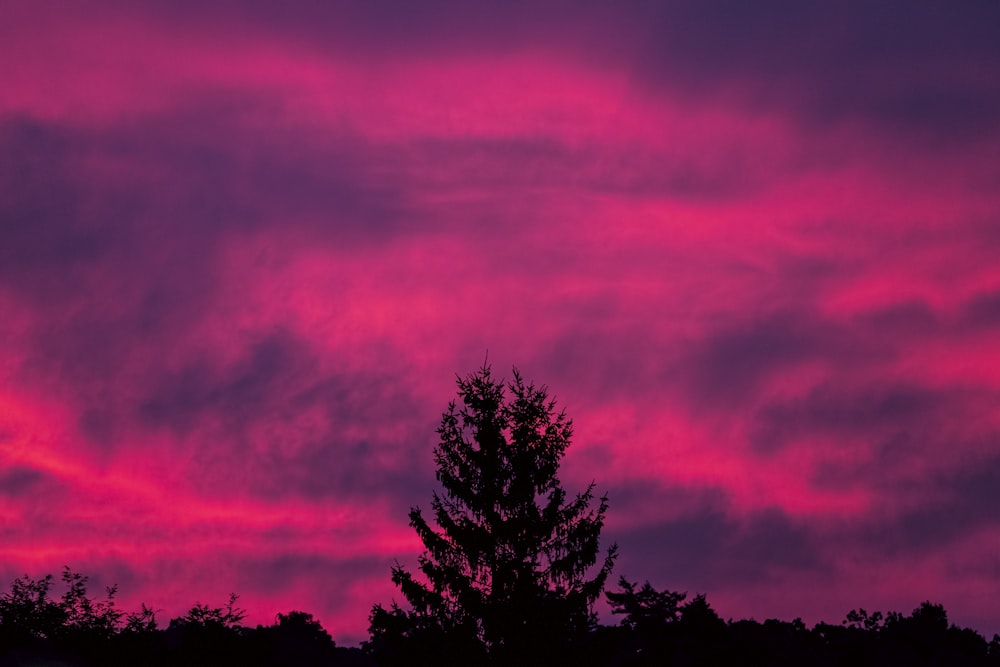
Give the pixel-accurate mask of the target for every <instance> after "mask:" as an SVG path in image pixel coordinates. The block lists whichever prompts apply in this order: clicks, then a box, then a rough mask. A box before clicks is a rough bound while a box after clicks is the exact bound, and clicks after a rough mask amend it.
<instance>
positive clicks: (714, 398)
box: [0, 2, 1000, 643]
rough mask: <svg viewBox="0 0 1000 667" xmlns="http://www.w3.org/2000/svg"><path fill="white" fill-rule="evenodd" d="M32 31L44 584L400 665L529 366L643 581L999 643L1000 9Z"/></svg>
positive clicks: (12, 142)
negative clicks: (449, 496) (423, 512)
mask: <svg viewBox="0 0 1000 667" xmlns="http://www.w3.org/2000/svg"><path fill="white" fill-rule="evenodd" d="M0 11H2V13H3V14H4V15H5V16H4V20H3V21H0V26H2V27H0V59H2V60H3V62H5V63H8V64H9V66H7V67H5V68H4V69H3V71H2V73H0V82H2V83H3V87H4V90H5V93H4V95H3V96H2V97H0V151H2V154H3V155H4V156H5V159H3V160H0V312H2V313H3V317H2V318H0V350H2V352H0V508H2V514H3V516H4V517H6V518H5V520H4V523H3V524H2V526H0V536H2V537H0V545H2V546H0V555H2V559H0V560H2V562H3V565H2V566H0V575H3V577H4V578H5V580H8V579H13V578H14V577H15V576H17V575H19V574H21V573H22V572H30V573H32V574H40V573H43V572H46V571H57V570H58V569H59V568H61V567H62V565H64V564H70V565H71V566H72V567H74V568H75V569H78V570H81V571H83V572H85V573H87V574H90V575H91V576H92V579H93V581H94V582H96V583H98V584H105V583H111V582H113V581H117V582H118V583H119V584H120V585H121V590H122V595H123V601H125V602H126V603H135V604H138V601H139V600H144V601H146V602H147V603H149V604H151V605H152V606H154V607H156V608H160V609H163V610H164V614H165V615H167V616H169V615H171V614H176V613H180V612H181V611H183V610H184V609H185V605H190V604H193V603H194V602H195V601H196V600H201V601H207V602H212V601H214V600H218V601H220V602H221V601H223V600H224V599H225V596H226V595H227V594H228V592H229V591H231V590H235V591H237V592H239V593H241V594H242V596H243V597H242V603H243V604H244V606H246V607H247V608H248V609H249V610H250V612H251V616H252V618H251V619H250V620H252V621H254V622H267V621H268V620H269V619H270V618H272V617H273V614H274V613H275V612H278V611H288V610H289V609H291V608H302V609H305V610H307V611H311V612H313V613H315V614H316V615H317V616H318V617H319V618H320V619H321V620H322V621H323V622H324V624H325V625H326V626H327V627H328V628H329V629H330V631H331V633H332V634H333V635H334V636H335V637H336V638H337V639H338V641H341V642H347V643H353V642H355V641H358V640H359V639H361V638H363V636H364V632H365V628H366V616H367V613H368V610H369V608H370V605H371V604H373V603H375V602H386V601H388V600H390V599H391V598H392V597H393V595H394V591H393V589H392V586H391V583H390V582H389V577H388V569H389V566H390V564H391V563H392V562H394V560H397V559H398V560H399V561H400V562H403V563H406V562H411V563H412V562H413V561H414V559H415V557H416V554H417V553H418V550H419V546H420V545H419V543H418V542H417V540H416V538H415V536H414V535H413V534H412V531H411V530H410V529H409V528H408V527H407V525H406V510H407V508H408V507H409V506H410V505H416V504H424V505H426V503H427V502H429V499H430V493H431V490H432V489H433V488H434V476H433V459H432V455H431V451H432V448H433V445H434V428H435V426H436V424H437V419H438V418H439V416H440V413H441V412H442V410H443V409H444V408H445V407H446V405H447V402H448V401H449V400H450V398H451V397H452V396H453V394H454V376H455V373H460V374H464V373H466V372H469V371H471V370H472V369H474V368H475V367H477V366H478V365H479V364H480V363H482V360H483V358H484V355H485V354H486V353H487V350H488V352H489V358H490V360H491V361H492V363H493V364H494V367H495V369H497V370H499V371H503V370H504V369H508V368H510V366H511V365H515V364H516V365H517V366H518V367H519V368H520V369H521V371H522V372H523V374H524V375H525V376H526V377H527V378H529V379H533V380H536V381H538V382H541V383H545V384H547V385H548V386H549V387H550V388H551V390H552V392H553V393H554V394H555V396H556V397H557V399H558V400H559V402H560V405H562V406H564V407H565V408H566V409H567V411H568V412H569V414H570V415H571V416H572V417H573V418H574V421H575V424H576V434H577V435H576V442H575V444H574V446H573V447H572V448H571V450H570V452H569V455H568V456H567V459H566V461H565V469H564V478H565V482H566V484H567V486H570V487H574V486H580V487H582V486H583V485H585V484H586V483H588V482H589V481H590V480H591V479H596V480H597V482H598V486H599V488H600V489H601V490H602V491H604V490H606V491H607V492H608V493H609V496H610V499H611V511H610V514H609V526H608V528H607V539H608V540H609V541H610V540H616V541H618V543H619V545H620V548H621V550H622V557H621V559H620V562H619V566H618V572H619V573H620V574H624V575H625V576H627V577H629V578H631V579H649V580H651V581H652V582H653V583H654V585H657V586H659V587H669V588H672V589H679V590H689V591H691V592H706V593H708V595H709V600H710V601H711V602H712V603H713V604H714V605H715V606H716V607H717V608H718V609H719V610H720V613H722V614H723V615H724V616H732V617H741V616H749V615H753V616H756V617H758V618H762V617H766V616H779V617H784V618H789V617H793V616H802V617H803V618H804V619H806V620H807V621H810V622H815V621H818V620H820V619H826V620H830V621H838V620H840V619H841V618H842V617H843V615H844V613H845V612H846V611H847V610H848V609H850V608H852V607H857V606H864V607H866V608H872V607H874V608H894V609H901V610H903V611H908V610H909V609H912V608H913V607H915V606H916V605H917V604H919V603H920V602H921V601H922V600H924V599H927V598H930V599H933V600H935V601H940V602H942V603H944V604H945V606H946V608H947V609H948V610H949V612H950V613H951V617H952V620H954V621H956V622H959V623H963V624H966V625H972V626H973V627H976V628H977V629H979V630H981V631H982V632H984V633H987V636H990V635H991V634H992V633H993V632H997V631H1000V603H998V602H997V600H996V599H995V596H994V595H991V593H990V592H991V591H993V590H995V587H996V585H997V582H998V580H1000V560H998V557H997V549H996V545H997V544H998V540H1000V525H998V524H997V521H996V519H995V512H994V511H993V510H994V508H995V507H996V506H997V503H998V502H1000V497H998V493H1000V492H998V491H997V489H1000V415H998V413H997V410H996V407H995V406H996V405H997V397H998V394H1000V357H998V355H997V352H996V345H995V340H996V337H997V334H998V332H1000V269H998V268H997V266H996V260H995V258H996V257H997V256H1000V219H998V218H997V211H1000V206H998V205H1000V194H998V193H1000V177H998V175H997V174H998V172H997V170H996V164H998V161H1000V87H998V86H997V84H996V80H995V79H996V77H995V72H996V71H1000V47H998V46H997V44H996V40H995V39H994V38H993V37H994V36H993V34H992V33H993V31H992V30H991V29H990V26H992V25H995V24H996V20H997V19H998V18H1000V16H998V11H1000V10H998V9H997V6H996V4H995V3H990V2H978V3H976V2H973V3H967V4H965V5H963V7H962V8H961V9H960V10H959V9H958V8H953V7H949V6H946V5H942V4H940V3H892V2H885V3H876V5H871V4H870V3H857V4H854V3H846V4H839V5H837V7H836V8H832V7H830V8H825V9H824V8H817V7H811V6H804V5H802V4H801V3H783V2H775V3H765V5H763V6H755V7H754V9H753V11H750V10H748V9H747V8H746V7H744V6H743V5H742V4H740V3H727V2H720V3H716V4H714V5H713V6H712V7H706V6H705V5H704V4H703V3H667V4H664V5H656V7H655V8H654V6H653V5H651V4H649V3H628V2H626V3H614V4H613V5H610V4H609V5H602V4H594V5H588V6H586V7H583V8H581V7H580V6H579V5H578V4H577V3H561V2H554V3H547V4H544V5H540V4H538V3H514V4H513V5H510V6H508V5H504V6H503V8H501V6H500V5H496V6H492V8H491V9H488V8H483V7H481V6H478V5H468V4H465V3H451V2H438V3H423V4H421V5H420V6H419V8H411V9H407V10H401V9H400V8H399V7H398V6H397V5H390V4H389V3H361V4H357V3H320V2H315V3H314V2H301V3H290V4H284V5H281V6H280V8H279V6H278V5H273V4H271V3H259V5H255V6H251V7H249V8H247V5H245V4H243V3H239V4H236V3H227V2H219V3H212V4H211V5H210V6H208V7H207V8H203V7H199V10H198V12H194V11H188V10H186V9H184V8H180V9H178V8H177V7H176V6H175V3H166V2H164V3H146V4H144V5H143V6H142V7H141V8H140V7H138V6H132V5H120V6H117V5H114V4H110V5H109V4H104V3H102V4H99V5H98V4H94V5H92V6H91V5H88V4H87V3H60V2H51V3H33V4H31V5H30V6H29V5H25V6H23V7H16V8H14V7H7V8H5V9H3V10H0ZM396 597H398V594H397V595H396Z"/></svg>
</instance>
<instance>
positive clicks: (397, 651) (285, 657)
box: [0, 568, 1000, 667]
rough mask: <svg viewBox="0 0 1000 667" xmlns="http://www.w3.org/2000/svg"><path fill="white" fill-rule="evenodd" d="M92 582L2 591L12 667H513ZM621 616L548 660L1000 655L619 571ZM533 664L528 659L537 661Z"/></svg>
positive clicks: (391, 638)
mask: <svg viewBox="0 0 1000 667" xmlns="http://www.w3.org/2000/svg"><path fill="white" fill-rule="evenodd" d="M86 583H87V579H86V577H84V576H81V575H80V574H77V573H74V572H72V571H71V570H70V569H69V568H67V569H66V570H65V571H64V572H63V574H62V591H61V594H59V592H58V591H56V590H55V589H56V586H55V584H56V582H55V580H54V578H53V577H52V576H51V575H49V576H46V577H43V578H40V579H32V578H30V577H28V576H24V577H21V578H19V579H17V580H15V581H14V582H13V584H12V585H11V587H10V589H9V590H8V591H7V592H6V593H5V594H4V595H3V596H2V597H0V665H3V666H5V667H6V666H10V667H14V666H21V665H25V666H26V665H42V664H44V665H73V666H80V667H89V666H97V665H150V666H154V667H155V666H160V665H162V666H164V667H166V666H175V665H176V666H180V665H206V666H207V665H247V666H260V667H265V666H266V667H272V666H273V667H293V666H294V667H312V666H315V667H319V666H321V665H322V666H327V667H337V666H355V667H362V666H367V665H371V666H383V665H384V666H390V667H391V666H395V665H400V666H402V665H413V666H417V665H480V664H481V665H498V664H509V663H506V662H505V661H503V660H502V659H497V658H496V657H495V656H490V655H487V654H485V653H483V652H482V651H480V650H479V649H478V648H477V647H475V646H470V645H469V644H467V643H464V642H462V641H456V638H454V637H449V636H448V635H447V634H439V633H433V632H427V633H424V634H422V635H421V634H420V633H413V632H400V633H398V634H395V635H394V634H393V633H392V632H391V631H390V632H386V633H381V634H378V635H375V636H373V637H372V638H371V639H370V640H369V641H367V642H365V643H364V644H363V645H362V646H361V647H350V648H347V647H339V646H337V645H336V644H335V642H334V641H333V640H332V639H331V637H330V635H329V634H328V633H327V631H326V630H325V629H324V628H323V627H322V626H321V625H320V624H319V622H317V621H316V620H315V619H314V618H313V617H312V615H311V614H308V613H304V612H299V611H292V612H289V613H288V614H278V616H277V618H276V619H275V622H274V624H272V625H267V626H262V625H258V626H256V627H249V626H244V625H242V624H241V621H242V619H243V618H244V612H243V610H241V609H239V608H238V607H237V606H236V602H237V598H236V596H235V595H234V596H231V597H230V599H229V601H228V602H227V603H226V604H224V605H222V606H219V607H211V606H208V605H204V604H200V603H199V604H195V605H194V606H193V607H192V608H191V609H190V611H188V613H187V614H186V615H184V616H181V617H178V618H174V619H171V620H170V621H169V622H168V623H166V624H165V626H163V627H161V625H160V623H159V619H157V617H156V614H155V613H154V611H153V610H151V609H150V608H149V607H146V606H145V605H143V606H142V607H141V608H140V609H139V610H138V611H135V612H128V613H126V612H123V611H122V610H120V609H119V608H118V607H117V606H116V605H115V600H114V596H115V592H116V590H115V589H114V588H111V589H109V590H108V591H107V592H106V594H105V596H104V597H103V598H102V599H95V598H93V597H91V595H90V594H89V593H88V591H87V588H86ZM605 596H606V597H607V599H608V601H609V602H610V603H611V606H612V610H613V613H614V614H616V615H618V616H619V617H620V619H621V620H620V622H619V623H618V624H617V625H599V624H594V625H592V626H591V627H590V628H589V629H587V630H586V631H583V632H580V633H579V634H578V635H577V636H574V637H564V638H563V640H564V641H563V643H562V646H563V650H562V652H561V654H560V656H559V657H557V658H552V657H551V656H550V657H548V658H547V659H546V661H545V664H553V665H559V664H567V665H584V666H588V665H592V666H594V667H598V666H600V667H605V666H609V667H610V666H616V667H628V666H634V667H639V666H642V665H678V666H683V665H690V666H694V665H706V666H708V665H733V666H744V665H745V666H747V667H750V666H756V665H776V666H780V665H818V666H821V667H822V666H830V667H834V666H843V667H847V666H851V667H857V666H862V667H863V666H868V665H870V666H872V667H875V666H884V665H888V666H893V665H916V666H920V665H927V666H931V665H942V666H944V665H955V666H962V665H969V666H975V665H984V666H985V665H1000V637H998V636H996V635H994V636H993V639H992V641H990V642H987V641H986V640H985V639H984V638H983V637H982V635H980V634H979V633H977V632H976V631H974V630H971V629H968V628H960V627H957V626H956V625H953V624H949V623H948V619H947V615H946V613H945V610H944V608H943V607H942V606H940V605H935V604H931V603H930V602H925V603H923V604H921V605H920V606H919V607H917V608H916V609H914V610H913V612H912V613H911V614H909V615H903V614H900V613H897V612H889V613H886V614H882V613H880V612H874V613H871V614H869V613H867V612H866V611H865V610H863V609H859V610H854V611H851V612H850V613H848V614H847V617H846V618H845V619H844V620H843V621H842V622H841V623H839V624H828V623H818V624H816V625H815V626H813V627H812V628H809V627H807V626H806V625H805V624H804V623H803V622H802V621H801V620H799V619H796V620H794V621H779V620H773V619H771V620H766V621H764V622H758V621H753V620H738V621H733V620H729V621H724V620H723V619H721V618H720V617H719V616H718V614H717V613H716V612H715V610H714V609H712V607H711V605H710V604H709V603H708V601H707V600H706V599H705V596H703V595H698V596H695V597H692V598H691V599H687V596H685V595H684V594H683V593H676V592H672V591H658V590H656V589H655V588H653V587H652V586H650V585H649V584H648V583H646V584H644V585H643V586H638V585H636V584H633V583H631V582H629V581H627V580H625V579H624V578H622V579H620V580H619V582H618V586H617V588H615V590H609V591H607V592H606V593H605ZM529 664H530V663H529Z"/></svg>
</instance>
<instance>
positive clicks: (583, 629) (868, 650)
mask: <svg viewBox="0 0 1000 667" xmlns="http://www.w3.org/2000/svg"><path fill="white" fill-rule="evenodd" d="M458 394H459V399H460V400H459V401H453V402H451V403H450V404H449V406H448V409H447V411H446V412H445V413H444V414H443V416H442V419H441V424H440V426H439V427H438V435H439V436H440V440H439V443H438V445H437V446H436V448H435V450H434V458H435V461H436V462H437V480H438V482H439V484H440V491H435V492H434V493H433V494H432V499H431V503H430V508H429V510H430V511H429V512H427V513H426V514H425V513H424V512H423V511H422V510H421V509H420V508H419V507H414V508H412V509H411V510H410V526H411V527H413V528H414V530H416V532H417V535H418V536H419V537H420V539H421V541H422V542H423V544H424V547H425V549H424V552H423V553H422V554H421V555H420V556H419V558H418V559H417V563H416V568H415V569H408V568H407V567H404V566H402V565H399V564H397V565H396V566H395V567H394V568H392V571H391V577H392V581H393V582H394V583H395V584H396V586H397V587H398V588H399V591H400V593H401V594H402V597H403V598H404V600H405V603H406V604H405V606H401V605H399V604H397V603H396V602H393V603H392V604H391V605H390V607H389V608H386V607H384V606H382V605H381V604H376V605H374V606H373V607H372V610H371V614H370V615H369V618H368V620H369V639H368V641H366V642H364V643H363V645H362V646H361V647H355V648H343V647H338V646H336V645H335V644H334V642H333V640H332V639H331V637H330V635H329V634H328V633H327V632H326V630H324V629H323V627H322V626H321V625H320V624H319V622H317V621H316V620H315V619H314V618H313V617H312V615H311V614H307V613H304V612H298V611H293V612H290V613H288V614H278V616H277V618H276V619H275V622H274V624H272V625H268V626H261V625H258V626H257V627H255V628H251V627H247V626H244V625H242V624H241V622H242V621H243V618H244V612H243V610H242V609H239V608H238V607H237V606H236V602H237V598H236V596H235V595H233V596H231V597H230V599H229V601H228V602H227V603H226V604H225V605H223V606H220V607H211V606H208V605H204V604H201V603H197V604H195V606H194V607H192V608H191V610H190V611H189V612H188V613H187V614H186V615H184V616H181V617H178V618H174V619H171V620H170V621H169V623H167V624H166V626H165V627H162V626H161V625H160V624H159V619H157V617H156V613H155V612H154V611H153V610H152V609H150V608H149V607H146V606H145V605H144V606H142V607H141V608H140V609H139V610H138V611H135V612H131V613H125V612H122V611H121V610H119V609H118V608H117V607H116V606H115V599H114V598H115V593H116V589H115V588H110V589H108V590H107V593H106V595H105V596H104V598H103V599H93V598H91V597H90V595H89V594H88V592H87V587H86V583H87V579H86V577H83V576H82V575H80V574H77V573H74V572H73V571H71V570H70V569H69V568H66V570H65V571H64V572H63V574H62V586H63V588H64V589H65V590H64V591H63V592H62V594H61V595H58V596H56V595H55V594H54V593H53V585H54V583H55V580H54V578H53V577H52V576H51V575H49V576H46V577H43V578H41V579H31V578H30V577H28V576H27V575H26V576H24V577H21V578H20V579H17V580H15V581H14V583H13V585H12V586H11V589H10V591H9V592H8V593H6V594H5V595H3V596H2V597H0V667H4V666H5V665H10V666H13V665H19V666H20V665H25V666H26V665H74V666H80V667H89V666H91V665H94V666H96V665H147V666H150V667H160V666H162V667H166V666H168V665H169V666H173V665H178V666H180V665H185V666H187V665H190V666H199V665H206V666H207V665H213V666H216V665H242V666H247V667H272V666H273V667H293V666H294V667H310V666H319V665H327V666H337V665H358V666H360V665H377V666H379V667H411V666H412V667H418V666H430V665H435V666H436V665H448V666H472V667H475V666H477V665H483V666H488V667H534V666H537V667H542V666H546V667H548V666H552V665H581V666H584V667H587V666H592V667H633V666H634V667H639V666H643V665H679V666H694V665H706V666H709V665H711V666H727V665H732V666H735V667H741V666H744V665H745V666H747V667H751V666H765V665H776V666H780V665H797V666H798V665H813V666H819V667H827V666H829V667H834V666H844V667H847V666H850V667H858V666H861V667H865V666H872V667H875V666H876V665H877V666H879V667H883V666H890V667H891V666H894V665H907V666H908V667H914V666H915V667H920V666H936V665H941V666H944V665H948V666H949V667H963V666H970V667H972V666H978V665H997V666H998V667H1000V637H997V636H996V635H994V636H993V639H992V641H990V642H987V641H986V640H985V639H984V638H983V637H982V636H981V635H979V634H978V633H977V632H975V631H974V630H971V629H967V628H959V627H957V626H955V625H951V624H949V623H948V617H947V615H946V614H945V610H944V607H942V606H940V605H935V604H931V603H930V602H925V603H923V604H922V605H920V606H919V607H917V608H916V609H915V610H913V612H912V613H911V614H909V615H908V616H906V615H903V614H901V613H898V612H889V613H886V614H882V613H881V612H874V613H871V614H869V613H867V612H866V611H865V610H863V609H858V610H854V611H851V612H849V613H848V614H847V617H846V618H845V619H844V621H843V622H841V623H840V624H836V625H833V624H828V623H819V624H817V625H815V626H814V627H812V628H807V627H806V625H805V624H804V623H803V622H802V621H801V620H798V619H796V620H794V621H791V622H787V621H777V620H767V621H764V622H763V623H760V622H757V621H753V620H740V621H732V620H730V621H723V620H722V619H721V618H720V617H719V615H718V614H717V613H716V612H715V610H714V609H712V607H711V605H710V604H709V603H708V601H707V600H706V599H705V597H704V596H703V595H697V596H694V597H693V598H691V599H688V597H687V595H686V594H684V593H677V592H673V591H668V590H664V591H658V590H656V589H655V588H653V587H652V586H651V585H650V584H649V583H648V582H647V583H645V584H643V585H642V586H639V585H638V584H637V583H632V582H630V581H629V580H627V579H625V578H620V579H619V580H618V584H617V588H614V589H611V588H609V587H608V586H607V584H608V580H609V574H610V573H611V570H612V568H613V566H614V563H615V559H616V557H617V553H618V548H617V546H616V545H611V546H610V547H608V548H606V549H604V550H602V549H601V545H600V533H601V529H602V528H603V526H604V519H605V513H606V512H607V510H608V498H607V496H602V497H600V498H595V495H594V488H595V484H593V483H591V484H590V485H589V486H588V487H586V488H585V489H584V490H583V491H582V492H580V493H576V494H570V493H567V492H566V491H565V490H564V489H563V487H562V484H561V482H560V480H559V477H558V474H557V473H558V469H559V464H560V462H561V460H562V457H563V455H564V453H565V451H566V449H567V447H568V446H569V444H570V441H571V437H572V434H573V425H572V421H571V420H570V419H569V418H568V417H567V416H566V413H565V412H564V411H557V410H556V407H555V401H554V400H552V399H550V398H549V397H548V394H547V390H546V388H545V387H544V386H543V387H537V386H535V385H534V384H532V383H529V382H525V381H524V380H523V379H522V378H521V376H520V375H519V374H518V372H517V371H516V370H515V371H514V378H513V380H512V381H511V382H509V383H507V382H504V381H502V380H499V381H498V380H495V379H494V378H493V376H492V374H491V370H490V367H489V366H488V365H486V364H484V365H483V367H482V368H480V369H479V370H478V371H477V372H476V373H473V374H471V375H469V376H468V377H466V378H458ZM601 596H604V597H605V598H606V599H607V601H608V603H609V604H610V605H611V609H612V612H613V613H614V614H616V615H617V616H619V617H620V618H621V621H620V622H619V623H618V624H617V625H611V626H605V625H600V624H599V623H598V621H597V616H596V615H595V613H594V603H595V602H596V601H597V600H598V599H599V598H600V597H601Z"/></svg>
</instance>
